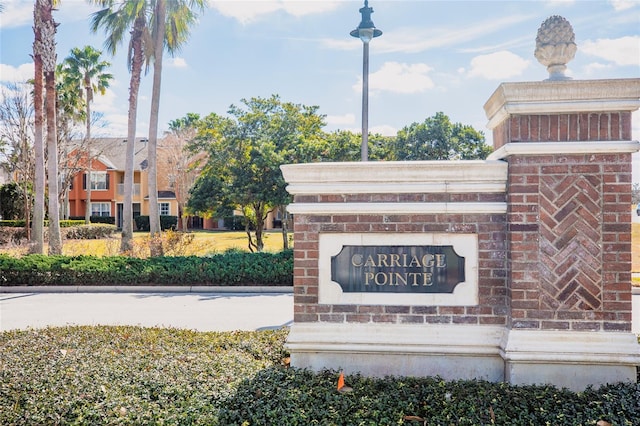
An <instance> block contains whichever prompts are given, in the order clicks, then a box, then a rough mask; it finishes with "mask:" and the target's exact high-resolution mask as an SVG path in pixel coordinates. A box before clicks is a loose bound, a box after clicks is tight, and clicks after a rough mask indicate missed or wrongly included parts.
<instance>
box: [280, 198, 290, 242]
mask: <svg viewBox="0 0 640 426" xmlns="http://www.w3.org/2000/svg"><path fill="white" fill-rule="evenodd" d="M280 209H281V212H282V250H288V249H289V235H288V232H287V231H288V229H287V225H288V224H287V215H288V213H287V207H286V206H280Z"/></svg>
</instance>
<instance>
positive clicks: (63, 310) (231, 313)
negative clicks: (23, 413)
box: [0, 292, 293, 331]
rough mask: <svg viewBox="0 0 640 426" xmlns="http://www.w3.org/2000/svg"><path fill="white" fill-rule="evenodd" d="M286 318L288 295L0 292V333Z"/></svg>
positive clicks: (251, 323) (238, 324)
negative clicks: (90, 326) (81, 327)
mask: <svg viewBox="0 0 640 426" xmlns="http://www.w3.org/2000/svg"><path fill="white" fill-rule="evenodd" d="M292 321H293V295H292V294H291V293H191V292H189V293H184V292H182V293H178V292H155V293H148V292H138V293H123V292H117V293H104V292H102V293H39V292H37V293H36V292H31V293H29V292H23V293H0V331H5V330H12V329H24V328H28V327H32V328H41V327H46V326H64V325H139V326H144V327H152V326H160V327H175V328H185V329H192V330H199V331H230V330H262V329H270V328H278V327H282V326H284V325H290V324H291V323H292Z"/></svg>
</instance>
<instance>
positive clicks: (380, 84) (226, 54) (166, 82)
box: [0, 0, 640, 182]
mask: <svg viewBox="0 0 640 426" xmlns="http://www.w3.org/2000/svg"><path fill="white" fill-rule="evenodd" d="M3 3H4V4H5V12H4V13H3V14H0V39H1V40H0V82H7V81H12V80H14V81H15V80H22V79H26V78H30V77H31V76H32V73H33V71H32V70H33V65H32V60H31V57H30V52H31V46H32V42H33V31H32V28H31V27H32V16H33V0H3ZM362 4H363V1H346V0H345V1H328V0H307V1H305V0H298V1H293V0H291V1H289V0H263V1H244V0H233V1H209V8H208V9H207V10H205V11H204V13H203V14H202V15H201V17H200V19H199V23H198V24H197V25H196V26H195V27H194V28H193V31H192V35H191V38H190V40H189V42H188V44H186V45H185V46H184V47H183V49H182V51H181V52H179V53H178V54H177V55H176V56H175V57H174V58H171V57H168V56H165V64H164V72H163V85H162V99H161V105H160V126H161V129H160V130H166V128H167V123H168V122H169V121H170V120H172V119H175V118H179V117H182V116H184V115H185V114H186V113H188V112H196V113H199V114H201V115H206V114H208V113H210V112H215V113H218V114H225V113H226V111H227V109H228V107H229V105H231V104H239V103H240V100H241V99H242V98H250V97H256V96H261V97H268V96H270V95H272V94H278V95H280V97H281V98H282V100H283V101H291V102H295V103H302V104H306V105H317V106H319V112H320V113H321V114H325V115H326V116H327V118H326V121H327V127H326V130H329V131H330V130H334V129H348V130H352V131H354V132H359V131H360V130H359V129H360V114H361V84H362V83H361V82H362V80H361V78H362V42H361V41H360V40H359V39H355V38H353V37H351V36H350V35H349V32H350V31H351V30H353V29H354V28H355V27H356V26H357V25H358V23H359V22H360V14H359V12H358V9H359V8H360V7H362ZM369 5H370V6H371V7H373V9H374V14H373V15H372V18H373V21H374V23H375V24H376V27H377V28H379V29H381V30H382V31H383V32H384V34H383V35H382V36H381V37H379V38H376V39H374V40H373V41H372V42H371V45H370V106H369V127H370V129H371V131H372V132H378V133H382V134H386V135H393V134H395V132H396V131H397V130H399V129H401V128H402V127H404V126H407V125H410V124H411V123H413V122H421V121H423V120H424V119H425V118H427V117H430V116H432V115H434V114H435V113H436V112H438V111H442V112H444V113H445V114H447V115H448V116H449V117H450V118H451V119H452V121H454V122H461V123H464V124H470V125H472V126H474V127H475V128H476V129H478V130H482V131H484V132H485V135H487V139H488V141H489V142H490V141H491V135H490V132H489V131H488V130H487V129H486V127H485V126H486V123H487V119H486V117H485V113H484V109H483V105H484V103H485V102H486V100H487V99H488V98H489V96H490V95H491V94H492V93H493V91H494V90H495V89H496V88H497V87H498V85H499V84H500V83H501V82H513V81H540V80H544V79H545V78H547V76H548V74H547V71H546V70H545V67H543V66H542V65H540V64H539V63H538V62H537V61H536V59H535V58H534V56H533V51H534V49H535V37H536V33H537V30H538V28H539V27H540V25H541V24H542V22H543V21H544V20H545V19H547V18H548V17H550V16H552V15H560V16H563V17H564V18H566V19H567V20H568V21H569V22H570V23H571V25H572V26H573V29H574V32H575V34H576V44H577V45H578V52H577V54H576V57H575V59H574V60H573V61H572V62H570V63H569V65H568V67H569V71H568V75H570V76H571V77H572V78H574V79H603V78H629V77H633V78H637V77H640V1H638V0H597V1H596V0H594V1H589V0H573V1H572V0H566V1H552V0H548V1H543V0H539V1H406V0H395V1H391V0H387V1H382V0H380V1H378V0H371V1H370V3H369ZM95 10H97V9H96V8H95V7H93V6H89V5H88V4H87V3H86V2H85V1H81V0H61V4H60V7H59V10H58V11H57V12H55V15H54V16H55V19H56V20H57V21H58V22H59V23H60V26H59V27H58V33H57V41H58V44H57V52H58V60H59V61H61V60H62V59H63V58H64V57H66V56H67V55H68V54H69V51H70V49H71V48H73V47H81V46H84V45H87V44H89V45H92V46H94V47H96V48H98V49H102V47H103V41H104V34H103V33H98V34H91V33H90V30H89V16H90V14H91V13H92V12H94V11H95ZM104 58H105V59H106V60H109V61H110V62H111V63H112V64H113V65H112V69H111V71H112V73H113V74H114V75H115V81H114V82H113V84H112V87H111V89H110V90H109V91H108V92H107V94H106V96H98V97H96V101H95V103H94V110H96V111H100V112H102V113H104V117H105V120H106V121H107V122H108V123H109V124H108V126H107V127H106V128H105V129H103V130H102V131H103V132H105V133H109V134H111V135H114V136H124V135H126V122H127V97H128V84H129V74H128V72H127V69H126V57H125V49H124V47H121V48H120V52H119V53H118V54H117V55H116V56H115V57H110V56H109V55H108V54H107V53H105V54H104ZM151 77H152V76H151V74H149V75H147V76H146V77H143V82H142V86H141V92H140V99H139V109H138V124H137V129H138V130H137V133H138V135H140V136H144V135H146V134H147V132H148V121H149V103H150V97H151V96H150V94H151V79H152V78H151ZM639 116H640V112H636V113H634V139H640V117H639ZM638 165H639V167H635V169H636V171H637V175H638V176H640V162H638ZM634 181H636V182H640V177H639V178H637V179H636V178H634Z"/></svg>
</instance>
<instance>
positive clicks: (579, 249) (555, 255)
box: [507, 154, 631, 331]
mask: <svg viewBox="0 0 640 426" xmlns="http://www.w3.org/2000/svg"><path fill="white" fill-rule="evenodd" d="M508 161H509V179H508V182H509V183H508V189H507V192H508V195H507V204H508V213H507V221H508V232H507V236H508V248H509V250H508V276H509V283H510V293H509V296H510V306H511V320H510V321H511V322H510V326H511V327H512V328H521V329H560V330H577V331H578V330H603V331H629V330H630V321H631V273H630V271H631V216H630V215H631V212H630V209H629V206H630V204H631V157H630V154H587V155H584V154H583V155H548V156H545V155H530V156H514V157H510V158H509V160H508Z"/></svg>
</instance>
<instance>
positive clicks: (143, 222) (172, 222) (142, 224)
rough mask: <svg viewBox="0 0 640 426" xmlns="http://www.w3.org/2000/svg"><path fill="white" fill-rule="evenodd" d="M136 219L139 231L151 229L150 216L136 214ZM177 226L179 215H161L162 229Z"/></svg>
mask: <svg viewBox="0 0 640 426" xmlns="http://www.w3.org/2000/svg"><path fill="white" fill-rule="evenodd" d="M135 221H136V229H137V230H138V231H145V232H149V230H150V229H151V228H150V225H149V216H145V215H140V216H136V218H135ZM177 226H178V216H167V215H160V229H162V230H163V231H165V230H167V229H175V228H176V227H177Z"/></svg>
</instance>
